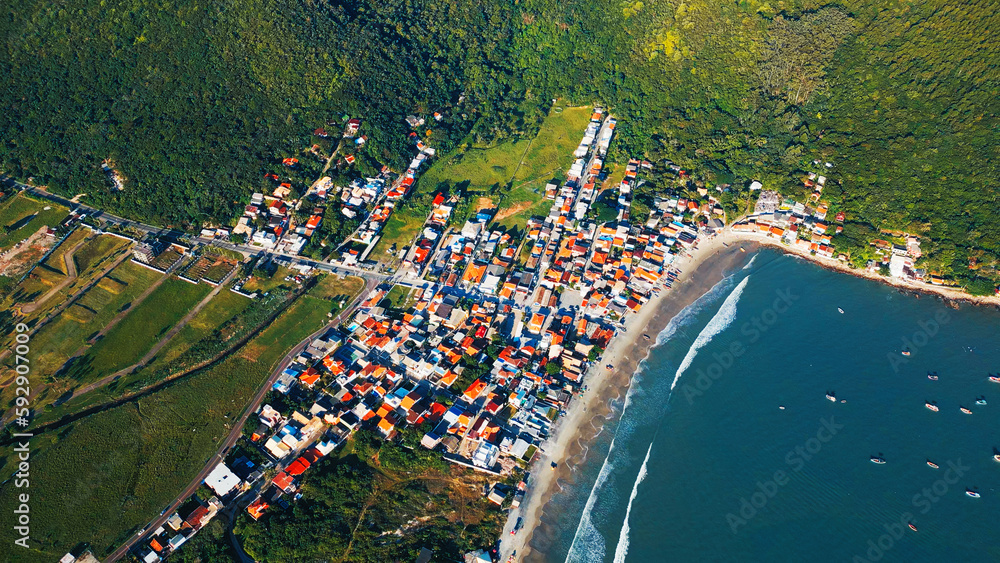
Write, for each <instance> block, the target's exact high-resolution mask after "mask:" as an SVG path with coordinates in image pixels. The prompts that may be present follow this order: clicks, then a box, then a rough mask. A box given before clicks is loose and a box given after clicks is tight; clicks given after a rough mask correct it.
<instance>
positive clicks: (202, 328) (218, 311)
mask: <svg viewBox="0 0 1000 563" xmlns="http://www.w3.org/2000/svg"><path fill="white" fill-rule="evenodd" d="M252 303H253V300H252V299H248V298H246V297H243V296H242V295H237V294H235V293H233V292H232V291H229V290H225V289H224V290H222V291H220V292H219V293H218V295H216V296H215V297H213V298H212V300H211V301H209V302H208V305H205V308H204V309H202V310H201V311H199V312H198V314H197V315H195V316H194V318H192V319H191V321H190V322H188V324H187V325H186V326H185V327H184V328H182V329H181V330H180V332H178V333H177V335H176V336H174V337H173V339H171V340H170V343H168V344H167V345H166V346H164V347H163V348H162V349H161V350H160V351H159V352H158V353H157V354H156V359H155V360H153V361H152V362H151V363H150V364H149V367H150V368H154V369H155V368H157V367H160V366H166V365H169V364H170V362H172V361H173V360H175V359H176V358H177V357H178V356H180V355H181V354H183V353H184V352H185V351H187V350H188V349H189V348H191V346H193V345H194V344H195V343H196V342H198V341H199V340H201V339H202V338H206V337H208V336H209V335H211V334H212V331H214V330H215V329H217V328H219V327H220V326H222V324H223V323H225V322H226V321H228V320H229V319H231V318H233V317H235V316H236V315H238V314H240V313H242V312H243V310H244V309H246V308H247V307H249V306H250V305H251V304H252Z"/></svg>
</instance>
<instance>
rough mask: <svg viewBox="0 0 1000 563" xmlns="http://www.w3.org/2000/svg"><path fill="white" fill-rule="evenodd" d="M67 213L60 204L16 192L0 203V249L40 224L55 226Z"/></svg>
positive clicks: (20, 238) (15, 241)
mask: <svg viewBox="0 0 1000 563" xmlns="http://www.w3.org/2000/svg"><path fill="white" fill-rule="evenodd" d="M67 215H69V210H68V209H66V208H65V207H63V206H61V205H57V204H55V203H52V202H48V201H42V200H37V199H35V198H32V197H28V196H26V195H24V194H17V195H16V196H14V197H12V198H10V199H9V200H7V201H6V202H5V203H3V204H0V250H7V249H8V248H10V247H11V246H14V244H16V243H18V242H20V241H22V240H24V239H25V238H27V237H28V235H30V234H31V233H33V232H35V231H37V230H38V229H39V228H41V227H42V225H48V226H50V227H55V226H56V225H58V224H59V223H61V222H62V220H63V219H65V218H66V216H67ZM29 217H30V219H29Z"/></svg>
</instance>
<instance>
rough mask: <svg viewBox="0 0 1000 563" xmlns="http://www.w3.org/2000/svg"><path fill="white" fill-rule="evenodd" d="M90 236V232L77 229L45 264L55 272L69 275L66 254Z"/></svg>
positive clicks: (50, 255)
mask: <svg viewBox="0 0 1000 563" xmlns="http://www.w3.org/2000/svg"><path fill="white" fill-rule="evenodd" d="M89 235H90V231H89V230H87V229H77V230H75V231H73V232H72V233H71V234H70V235H69V236H68V237H66V240H64V241H63V242H62V244H60V245H59V248H57V249H55V250H54V251H53V252H52V254H49V257H48V258H46V259H45V262H43V264H45V265H46V266H48V267H49V268H52V269H53V270H57V271H59V272H62V274H63V275H69V272H67V271H66V260H65V256H66V254H67V253H68V252H69V251H70V250H72V249H73V247H75V246H76V245H77V244H79V243H80V242H81V241H83V240H84V239H86V238H87V237H88V236H89Z"/></svg>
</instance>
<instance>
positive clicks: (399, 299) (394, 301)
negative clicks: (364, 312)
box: [379, 285, 413, 311]
mask: <svg viewBox="0 0 1000 563" xmlns="http://www.w3.org/2000/svg"><path fill="white" fill-rule="evenodd" d="M412 292H413V291H412V288H409V287H406V286H403V285H394V286H392V289H390V290H389V293H387V294H386V295H385V297H383V298H382V301H381V302H380V303H379V306H380V307H392V308H393V309H400V310H404V311H405V310H406V309H408V308H409V306H410V304H411V301H412V300H411V299H410V294H411V293H412Z"/></svg>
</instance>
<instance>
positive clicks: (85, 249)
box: [73, 235, 131, 278]
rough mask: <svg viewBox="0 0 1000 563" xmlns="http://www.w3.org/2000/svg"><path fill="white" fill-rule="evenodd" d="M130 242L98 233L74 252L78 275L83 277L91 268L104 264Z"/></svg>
mask: <svg viewBox="0 0 1000 563" xmlns="http://www.w3.org/2000/svg"><path fill="white" fill-rule="evenodd" d="M130 244H131V243H130V242H129V241H127V240H124V239H120V238H118V237H115V236H111V235H98V236H96V237H94V238H92V239H90V240H88V241H87V242H86V243H84V245H83V246H81V247H80V248H79V249H78V250H77V251H76V253H74V254H73V260H75V261H76V270H77V273H78V275H79V276H80V277H81V278H82V277H84V276H85V275H86V274H87V273H88V271H89V270H91V269H96V268H98V267H101V266H103V265H104V264H105V262H106V261H107V259H108V258H109V257H111V256H112V255H115V254H117V253H118V251H120V250H122V249H124V248H125V247H126V246H129V245H130Z"/></svg>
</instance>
